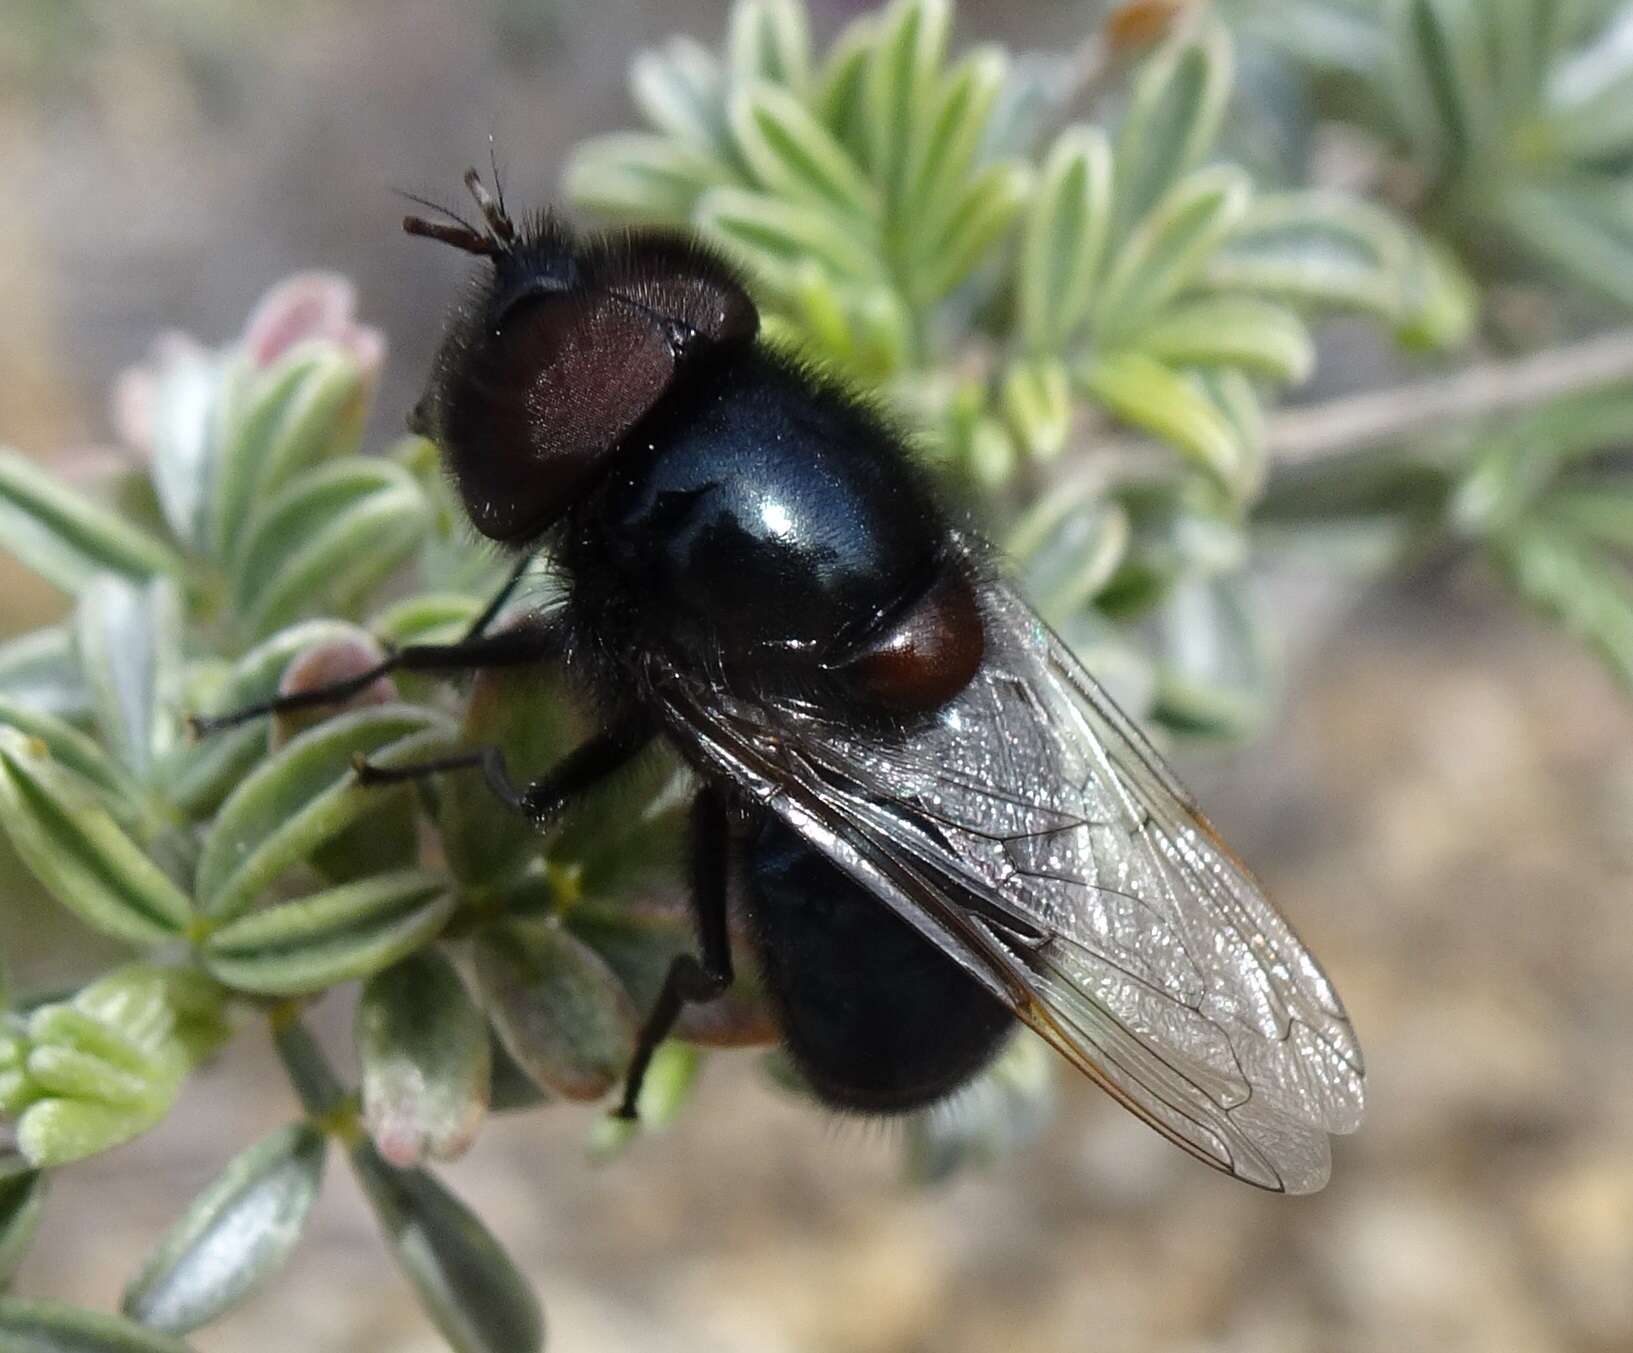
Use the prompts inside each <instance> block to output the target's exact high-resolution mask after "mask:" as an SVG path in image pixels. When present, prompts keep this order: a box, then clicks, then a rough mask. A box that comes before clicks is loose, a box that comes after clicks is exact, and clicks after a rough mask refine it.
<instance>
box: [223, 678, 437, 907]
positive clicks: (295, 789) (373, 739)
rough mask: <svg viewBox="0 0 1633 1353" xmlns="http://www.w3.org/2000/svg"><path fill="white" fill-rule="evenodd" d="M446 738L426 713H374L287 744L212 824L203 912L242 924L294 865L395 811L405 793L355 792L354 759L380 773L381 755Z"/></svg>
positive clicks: (392, 709) (383, 708)
mask: <svg viewBox="0 0 1633 1353" xmlns="http://www.w3.org/2000/svg"><path fill="white" fill-rule="evenodd" d="M451 734H452V728H451V727H450V726H449V725H448V724H447V723H446V722H445V721H444V720H443V719H442V717H441V716H440V715H438V714H436V713H435V712H434V711H432V710H428V709H417V708H414V707H412V706H407V705H375V706H371V707H369V708H367V709H359V710H354V711H351V712H348V713H345V714H340V715H337V716H336V717H334V718H333V719H330V720H329V721H328V722H326V723H322V724H319V725H318V726H317V727H316V728H312V729H309V730H307V731H306V732H304V733H302V734H300V735H299V736H298V737H295V738H293V739H291V740H290V742H288V743H287V744H286V745H285V746H284V747H282V748H280V749H279V750H278V751H277V752H275V753H274V754H273V755H272V756H270V757H268V758H267V759H266V760H265V761H263V762H262V763H261V764H260V765H259V766H257V767H256V768H255V770H254V771H253V772H252V773H251V774H250V775H249V777H248V778H247V779H245V780H244V781H243V782H242V783H240V784H239V786H238V787H237V789H235V790H234V791H233V792H232V794H231V795H230V796H229V797H228V798H227V801H226V802H225V803H223V804H222V806H221V811H220V812H219V813H218V814H217V815H216V818H215V821H214V822H213V823H212V824H211V826H210V830H209V832H208V833H207V835H206V836H205V838H204V846H203V850H202V852H201V854H200V856H199V863H198V874H197V879H196V884H195V886H196V889H197V894H198V898H199V905H200V908H201V910H202V911H204V912H205V913H206V914H207V915H209V916H211V917H213V918H215V919H216V920H218V921H224V920H229V919H231V918H232V917H234V916H237V915H239V914H240V913H241V912H243V911H245V910H246V909H248V908H249V907H251V906H253V905H254V903H255V902H256V900H257V899H258V898H259V897H260V896H261V894H262V893H263V892H264V891H265V890H266V889H267V888H269V887H270V886H271V885H272V884H273V883H274V882H276V881H277V879H278V878H279V877H280V876H281V875H282V874H283V873H284V872H285V871H286V870H288V869H289V868H291V867H292V866H293V865H296V864H298V863H300V862H301V861H302V860H305V859H308V858H309V857H310V856H311V855H312V853H313V852H314V851H315V850H317V849H318V848H319V847H320V846H322V845H324V844H325V843H327V842H328V841H331V840H333V839H334V838H335V837H336V836H338V835H339V834H340V833H341V832H342V831H344V830H345V829H346V828H347V827H350V826H351V825H352V824H353V823H355V822H357V821H358V820H359V819H361V818H362V817H364V816H366V815H368V814H370V813H375V812H382V811H385V810H387V809H389V808H390V807H391V805H392V803H393V798H394V796H395V795H399V794H401V793H402V792H403V790H402V789H401V788H389V787H387V788H380V787H376V786H360V785H358V783H357V777H356V775H355V774H354V773H353V771H352V758H353V756H354V755H357V754H359V753H361V754H363V755H366V756H369V757H370V758H371V759H372V760H373V761H375V762H376V763H386V762H387V760H388V754H387V751H386V749H387V748H394V749H395V750H397V751H398V752H400V753H403V754H406V753H407V751H408V750H409V749H413V750H415V751H416V752H419V751H422V750H423V748H424V742H425V740H428V739H434V738H439V737H449V736H451ZM416 735H424V737H423V738H419V737H416Z"/></svg>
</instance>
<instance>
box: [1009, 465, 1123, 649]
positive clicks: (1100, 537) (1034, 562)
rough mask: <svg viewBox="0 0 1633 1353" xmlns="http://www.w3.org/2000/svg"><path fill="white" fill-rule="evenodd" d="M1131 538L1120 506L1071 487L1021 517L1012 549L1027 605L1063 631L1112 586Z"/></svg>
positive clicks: (1046, 499)
mask: <svg viewBox="0 0 1633 1353" xmlns="http://www.w3.org/2000/svg"><path fill="white" fill-rule="evenodd" d="M1130 536H1131V532H1130V528H1129V520H1128V513H1127V512H1126V511H1125V510H1124V508H1123V506H1122V505H1121V504H1120V503H1117V502H1114V501H1111V500H1109V499H1105V498H1102V497H1100V496H1099V494H1098V493H1097V492H1091V491H1089V490H1087V489H1085V488H1082V487H1081V486H1078V485H1073V484H1067V485H1065V486H1063V487H1062V488H1061V489H1058V490H1056V491H1055V492H1053V493H1051V494H1046V495H1045V496H1044V497H1043V498H1041V499H1040V500H1039V501H1038V502H1037V503H1036V504H1034V506H1033V507H1032V508H1031V509H1030V510H1029V511H1028V512H1027V513H1026V514H1025V515H1023V516H1022V517H1021V519H1020V521H1019V522H1017V523H1016V525H1015V528H1014V530H1013V531H1012V532H1011V534H1010V537H1009V541H1008V545H1007V549H1008V552H1009V554H1010V555H1011V557H1013V558H1015V559H1017V560H1019V561H1020V563H1021V567H1022V569H1023V574H1022V576H1023V579H1024V583H1025V592H1026V595H1027V597H1028V599H1029V600H1031V601H1032V602H1033V604H1034V605H1036V606H1037V608H1038V611H1039V614H1041V615H1042V616H1043V618H1044V619H1045V620H1047V621H1049V622H1050V623H1051V624H1054V625H1056V627H1057V628H1058V627H1059V625H1060V624H1061V623H1063V622H1064V621H1065V620H1066V618H1067V617H1069V616H1071V615H1072V614H1073V613H1075V612H1076V611H1078V610H1079V609H1081V608H1082V607H1084V606H1087V605H1088V604H1089V603H1090V602H1092V601H1093V600H1094V598H1095V597H1097V596H1098V595H1099V594H1100V592H1101V591H1102V590H1103V589H1104V588H1105V586H1106V584H1107V583H1109V582H1110V581H1111V578H1112V574H1113V573H1115V572H1116V570H1117V566H1118V565H1119V564H1121V563H1122V561H1123V558H1124V556H1125V555H1126V554H1127V553H1128V547H1129V540H1130Z"/></svg>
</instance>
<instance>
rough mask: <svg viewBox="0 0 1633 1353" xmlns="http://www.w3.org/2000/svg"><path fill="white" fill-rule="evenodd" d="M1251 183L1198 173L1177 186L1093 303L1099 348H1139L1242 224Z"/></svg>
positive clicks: (1237, 176)
mask: <svg viewBox="0 0 1633 1353" xmlns="http://www.w3.org/2000/svg"><path fill="white" fill-rule="evenodd" d="M1252 192H1253V188H1252V183H1251V182H1250V181H1249V179H1248V178H1247V176H1246V175H1245V174H1244V173H1242V171H1241V170H1239V169H1234V168H1230V167H1228V166H1221V167H1219V168H1216V169H1202V170H1198V171H1197V172H1196V173H1194V174H1192V175H1190V177H1188V178H1186V179H1184V180H1183V181H1182V182H1180V183H1179V184H1177V185H1176V186H1175V187H1174V188H1173V190H1172V191H1171V192H1169V194H1168V195H1167V196H1166V197H1164V198H1163V200H1162V201H1161V202H1159V203H1158V204H1157V206H1156V208H1155V210H1153V211H1152V213H1151V214H1150V216H1148V217H1147V218H1146V219H1145V220H1143V221H1142V222H1140V224H1139V226H1138V228H1137V229H1136V230H1135V231H1134V233H1133V234H1132V235H1131V236H1130V237H1129V239H1128V242H1127V243H1126V244H1125V245H1124V246H1123V247H1122V248H1121V249H1120V250H1119V251H1118V253H1117V255H1116V258H1115V260H1114V262H1113V263H1112V264H1111V267H1110V270H1109V271H1108V273H1107V275H1106V281H1105V285H1104V286H1103V287H1102V288H1101V290H1100V293H1099V295H1098V296H1097V297H1096V298H1095V301H1094V307H1093V314H1094V332H1095V339H1096V342H1097V343H1098V344H1099V345H1100V346H1101V347H1102V348H1109V347H1117V346H1120V345H1122V344H1124V343H1128V342H1131V341H1137V338H1138V335H1139V333H1140V331H1141V329H1143V328H1144V326H1145V325H1146V324H1148V323H1149V322H1150V321H1151V320H1152V319H1153V318H1155V316H1156V315H1157V313H1158V312H1159V311H1161V310H1162V308H1163V307H1164V306H1166V305H1167V304H1168V303H1169V302H1170V301H1172V300H1173V299H1174V298H1175V297H1177V296H1179V295H1180V294H1181V293H1182V292H1183V291H1184V290H1185V289H1186V288H1188V287H1190V286H1191V285H1193V284H1194V283H1195V282H1196V281H1197V280H1198V278H1199V277H1200V276H1201V274H1202V271H1203V269H1204V268H1206V267H1207V265H1208V262H1209V260H1210V259H1212V258H1213V256H1214V255H1215V253H1217V252H1218V250H1219V247H1220V246H1221V245H1222V244H1223V243H1224V242H1225V241H1226V240H1227V239H1228V238H1229V237H1230V234H1231V232H1232V231H1233V230H1235V229H1236V227H1237V226H1238V225H1239V224H1240V223H1241V221H1242V218H1243V217H1244V216H1245V215H1246V213H1247V207H1248V203H1249V201H1250V200H1251V198H1252Z"/></svg>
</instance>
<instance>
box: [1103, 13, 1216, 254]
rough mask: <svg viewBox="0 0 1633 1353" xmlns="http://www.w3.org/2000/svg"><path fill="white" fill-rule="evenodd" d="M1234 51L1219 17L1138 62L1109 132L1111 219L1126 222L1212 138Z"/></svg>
mask: <svg viewBox="0 0 1633 1353" xmlns="http://www.w3.org/2000/svg"><path fill="white" fill-rule="evenodd" d="M1233 80H1234V59H1233V55H1232V51H1231V41H1230V35H1229V33H1228V32H1227V31H1226V29H1225V27H1224V25H1222V24H1218V23H1210V24H1206V25H1204V26H1203V28H1202V30H1201V32H1199V33H1196V34H1194V35H1193V34H1184V35H1182V36H1180V37H1178V38H1176V39H1174V40H1173V41H1171V42H1169V43H1167V44H1165V45H1164V46H1163V47H1162V48H1161V49H1160V50H1159V51H1158V52H1157V54H1156V55H1155V56H1154V57H1152V58H1151V59H1150V60H1149V61H1147V62H1146V63H1145V65H1144V66H1143V67H1142V68H1141V70H1140V74H1139V76H1138V78H1137V79H1136V81H1135V85H1134V94H1133V98H1132V99H1131V101H1130V103H1129V108H1128V113H1127V115H1126V116H1125V117H1124V118H1123V123H1122V126H1121V127H1120V128H1119V129H1118V132H1117V221H1118V223H1119V234H1126V233H1127V232H1128V231H1130V230H1132V229H1133V228H1134V226H1135V225H1136V223H1137V222H1139V221H1140V220H1141V219H1142V218H1143V217H1144V216H1145V215H1146V213H1147V212H1149V211H1151V210H1152V209H1153V208H1154V207H1155V206H1156V204H1157V203H1158V201H1159V200H1161V199H1162V198H1163V197H1164V196H1166V195H1167V193H1168V191H1169V190H1170V188H1172V187H1173V185H1175V184H1176V183H1178V182H1179V181H1180V180H1181V179H1182V178H1183V177H1184V176H1185V175H1186V174H1188V173H1189V172H1190V171H1191V170H1193V169H1195V168H1196V167H1197V166H1198V165H1200V164H1201V163H1202V162H1203V161H1204V160H1205V159H1206V158H1207V157H1208V155H1209V154H1210V153H1211V152H1212V150H1213V147H1214V143H1215V142H1216V141H1217V140H1218V139H1219V126H1220V123H1221V121H1222V120H1223V118H1224V114H1225V105H1226V103H1227V102H1228V101H1229V99H1230V91H1231V85H1232V82H1233Z"/></svg>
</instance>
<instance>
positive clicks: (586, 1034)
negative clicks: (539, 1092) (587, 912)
mask: <svg viewBox="0 0 1633 1353" xmlns="http://www.w3.org/2000/svg"><path fill="white" fill-rule="evenodd" d="M476 977H477V983H478V985H479V987H480V989H481V992H482V1000H483V1004H484V1005H485V1006H486V1007H487V1010H488V1014H489V1016H490V1017H491V1018H492V1020H493V1024H494V1028H495V1029H496V1030H497V1031H498V1033H499V1037H500V1039H501V1040H503V1042H504V1045H505V1048H506V1050H507V1051H508V1052H509V1053H510V1055H511V1056H512V1057H514V1058H515V1059H516V1061H517V1062H518V1063H519V1064H520V1065H521V1067H522V1068H523V1069H524V1070H525V1071H526V1072H527V1073H528V1075H530V1076H531V1077H532V1078H533V1079H534V1080H535V1081H537V1082H538V1083H539V1084H540V1085H542V1086H544V1087H545V1088H546V1089H549V1090H552V1091H554V1092H555V1093H557V1094H559V1095H562V1096H564V1097H565V1098H567V1099H599V1098H600V1097H601V1096H602V1095H604V1094H605V1093H606V1092H607V1091H608V1090H610V1089H612V1087H613V1086H614V1085H616V1084H617V1082H618V1079H619V1077H621V1076H622V1075H623V1074H624V1071H625V1069H626V1068H627V1067H628V1065H629V1059H630V1057H631V1056H632V1055H633V1054H634V1051H635V1033H636V1026H637V1023H638V1015H637V1013H636V1010H635V1006H634V1004H633V1002H632V1001H631V1000H630V998H629V994H628V993H627V992H626V991H625V990H624V988H623V986H622V985H621V984H620V983H619V981H618V979H617V978H616V977H615V976H614V975H613V972H612V970H611V969H610V968H609V967H608V966H607V964H606V962H605V961H604V960H603V959H602V958H601V957H600V956H599V955H598V954H596V953H595V952H594V951H593V950H591V949H589V948H587V947H585V946H584V945H583V944H581V943H580V942H579V941H578V940H576V939H574V938H573V937H572V936H571V935H569V934H568V933H567V932H566V931H564V930H562V929H561V928H560V927H559V926H557V925H555V924H553V923H551V922H549V921H506V922H502V923H500V924H498V925H495V926H491V927H489V928H488V929H487V930H484V931H483V932H482V933H481V934H480V935H479V936H478V937H477V941H476Z"/></svg>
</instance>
